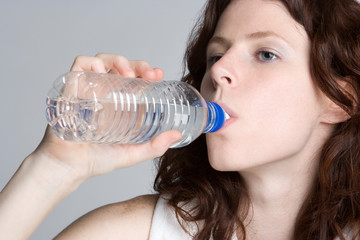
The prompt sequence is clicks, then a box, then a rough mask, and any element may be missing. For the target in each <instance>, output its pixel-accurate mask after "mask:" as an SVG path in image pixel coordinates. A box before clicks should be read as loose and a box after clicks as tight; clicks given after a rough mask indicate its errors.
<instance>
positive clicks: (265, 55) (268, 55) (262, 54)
mask: <svg viewBox="0 0 360 240" xmlns="http://www.w3.org/2000/svg"><path fill="white" fill-rule="evenodd" d="M256 56H257V58H258V59H259V60H260V61H261V62H273V61H275V60H277V59H278V58H279V57H278V56H277V55H276V54H274V53H272V52H270V51H266V50H259V51H258V52H257V53H256Z"/></svg>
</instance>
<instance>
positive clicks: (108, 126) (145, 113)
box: [46, 98, 207, 147]
mask: <svg viewBox="0 0 360 240" xmlns="http://www.w3.org/2000/svg"><path fill="white" fill-rule="evenodd" d="M206 114H207V109H206V108H204V107H201V106H191V105H189V104H187V103H182V104H178V103H174V102H167V103H151V102H146V103H145V102H134V101H131V100H129V99H128V101H121V102H114V101H112V100H97V101H95V100H76V101H72V100H66V99H63V98H47V110H46V115H47V119H48V122H49V124H50V126H51V127H52V130H53V132H54V133H55V134H56V135H57V136H58V137H60V138H61V139H64V140H68V141H75V142H90V143H91V142H101V143H143V142H146V141H149V140H151V139H152V138H154V137H155V136H157V135H158V134H160V133H162V132H164V131H167V130H171V129H175V130H179V131H180V132H181V133H182V134H183V139H181V140H180V141H179V142H178V143H177V144H176V145H175V146H176V147H180V146H184V145H187V144H188V143H190V142H191V141H193V139H195V138H196V137H198V135H199V134H200V133H201V131H202V129H203V128H204V127H205V124H206V122H204V119H206V118H205V117H204V116H205V115H206Z"/></svg>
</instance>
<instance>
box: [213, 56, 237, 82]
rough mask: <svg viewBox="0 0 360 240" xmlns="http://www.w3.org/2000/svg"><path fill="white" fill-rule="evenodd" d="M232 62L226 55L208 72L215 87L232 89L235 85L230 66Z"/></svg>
mask: <svg viewBox="0 0 360 240" xmlns="http://www.w3.org/2000/svg"><path fill="white" fill-rule="evenodd" d="M233 65H234V62H233V61H232V59H231V57H230V56H227V55H226V54H225V55H224V56H222V57H221V59H219V60H218V61H217V62H216V63H215V64H214V65H213V66H212V67H211V70H210V76H211V79H212V82H213V84H214V86H215V87H217V86H221V87H232V86H234V85H235V81H234V75H233V70H232V66H233Z"/></svg>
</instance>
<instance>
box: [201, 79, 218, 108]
mask: <svg viewBox="0 0 360 240" xmlns="http://www.w3.org/2000/svg"><path fill="white" fill-rule="evenodd" d="M214 92H215V89H214V86H213V84H212V83H211V80H210V78H209V77H208V73H206V74H205V75H204V78H203V79H202V81H201V85H200V94H201V96H203V97H204V99H205V100H207V101H209V100H212V95H213V94H214Z"/></svg>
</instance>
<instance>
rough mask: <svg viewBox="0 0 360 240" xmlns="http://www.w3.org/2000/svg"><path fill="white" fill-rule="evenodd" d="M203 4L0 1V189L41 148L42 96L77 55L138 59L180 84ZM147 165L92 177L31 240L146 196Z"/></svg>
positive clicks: (150, 173)
mask: <svg viewBox="0 0 360 240" xmlns="http://www.w3.org/2000/svg"><path fill="white" fill-rule="evenodd" d="M204 3H205V0H181V1H169V0H152V1H150V0H102V1H95V0H87V1H85V0H72V1H70V0H63V1H60V0H53V1H50V0H48V1H45V0H33V1H26V0H20V1H16V0H13V1H9V0H7V1H5V0H0V56H1V57H0V83H1V87H0V109H1V115H0V116H1V118H0V123H1V124H0V148H1V149H0V154H1V158H0V160H1V162H0V189H2V188H3V187H4V186H5V185H6V183H7V182H8V180H9V179H10V178H11V176H12V175H13V174H14V172H15V171H16V169H17V168H18V166H19V165H20V164H21V162H22V160H23V159H24V158H25V157H26V156H27V155H28V154H30V153H31V152H32V151H33V150H34V149H35V148H36V146H37V145H38V143H39V142H40V140H41V138H42V136H43V132H44V130H45V127H46V119H45V115H44V113H45V97H46V93H47V91H48V89H49V88H50V86H51V84H52V82H53V81H54V79H55V78H56V77H58V76H59V75H61V74H62V73H65V72H67V71H68V70H69V69H70V66H71V64H72V62H73V60H74V58H75V57H76V56H77V55H90V56H93V55H95V54H96V53H99V52H104V53H115V54H121V55H124V56H126V57H128V58H129V59H144V60H147V61H149V62H150V63H151V64H152V65H153V66H155V67H161V68H162V69H163V70H164V71H165V79H179V78H180V76H181V73H182V65H181V64H182V57H183V53H184V48H185V43H186V41H187V38H188V35H189V33H190V30H191V28H192V26H193V24H194V23H195V20H196V19H197V16H198V15H199V13H200V10H201V9H202V6H203V4H204ZM153 177H154V167H153V162H152V161H148V162H146V163H143V164H140V165H138V166H135V167H132V168H128V169H122V170H118V171H115V172H113V173H110V174H108V175H105V176H100V177H95V178H93V179H90V180H89V181H87V182H85V183H84V184H83V185H81V187H80V188H79V189H78V190H77V191H76V192H74V193H73V194H71V195H70V196H68V197H67V198H66V199H65V200H64V201H63V202H61V203H60V204H59V205H58V206H57V207H56V208H55V209H54V211H53V212H52V213H51V214H50V215H49V216H48V217H47V218H46V219H45V221H44V222H43V224H42V225H41V226H40V227H39V228H38V230H37V231H36V232H35V233H34V235H33V236H32V238H31V239H51V238H52V237H53V236H54V235H56V234H57V233H58V232H59V231H61V230H62V229H63V228H64V227H65V226H67V225H68V224H70V223H71V222H72V221H74V220H75V219H76V218H78V217H79V216H81V215H83V214H85V213H86V212H88V211H90V210H92V209H94V208H97V207H99V206H102V205H105V204H108V203H111V202H118V201H122V200H125V199H129V198H132V197H135V196H137V195H140V194H146V193H151V192H152V183H153Z"/></svg>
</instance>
